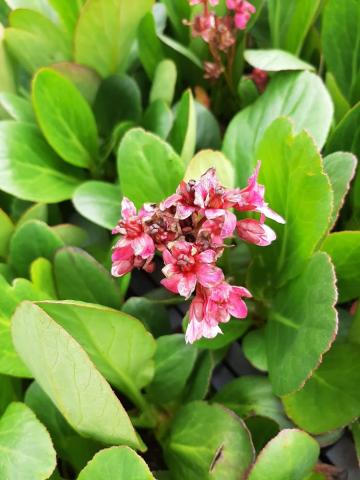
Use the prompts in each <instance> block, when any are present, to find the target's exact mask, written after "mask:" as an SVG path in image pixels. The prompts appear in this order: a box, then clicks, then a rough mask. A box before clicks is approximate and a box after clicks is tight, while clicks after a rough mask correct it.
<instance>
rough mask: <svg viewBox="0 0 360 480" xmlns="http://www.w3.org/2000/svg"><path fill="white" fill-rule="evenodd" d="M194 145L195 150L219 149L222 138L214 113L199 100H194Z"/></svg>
mask: <svg viewBox="0 0 360 480" xmlns="http://www.w3.org/2000/svg"><path fill="white" fill-rule="evenodd" d="M255 88H256V87H255ZM195 112H196V147H195V151H196V152H198V151H199V150H204V149H207V148H211V149H213V150H219V149H220V148H221V143H222V138H221V131H220V125H219V122H218V120H217V118H216V117H215V115H214V114H213V113H212V112H211V111H210V110H209V109H208V108H207V107H204V105H202V104H201V103H199V102H196V101H195Z"/></svg>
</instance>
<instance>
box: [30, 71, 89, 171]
mask: <svg viewBox="0 0 360 480" xmlns="http://www.w3.org/2000/svg"><path fill="white" fill-rule="evenodd" d="M32 100H33V105H34V109H35V113H36V116H37V119H38V122H39V124H40V128H41V130H42V132H43V134H44V136H45V138H46V139H47V141H48V142H49V144H50V145H51V146H52V147H53V149H54V150H55V151H56V152H57V153H58V154H59V155H60V157H61V158H63V159H64V160H65V161H66V162H68V163H71V164H72V165H76V166H77V167H84V168H91V167H93V166H94V164H95V163H96V160H97V155H98V139H97V130H96V124H95V119H94V116H93V114H92V112H91V109H90V107H89V105H88V103H87V102H86V100H85V99H84V98H83V96H82V95H81V93H80V92H79V90H78V89H77V88H76V87H75V86H74V85H73V84H72V83H71V82H70V81H69V80H67V79H66V78H65V77H63V76H62V75H61V74H59V73H57V72H55V71H54V70H52V69H49V68H44V69H41V70H40V71H39V72H38V73H37V74H36V76H35V78H34V80H33V85H32Z"/></svg>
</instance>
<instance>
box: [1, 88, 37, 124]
mask: <svg viewBox="0 0 360 480" xmlns="http://www.w3.org/2000/svg"><path fill="white" fill-rule="evenodd" d="M0 107H1V108H2V110H4V111H5V112H6V113H7V114H8V116H9V117H10V118H12V119H14V120H18V121H19V122H29V123H35V117H34V112H33V110H32V107H31V104H30V103H29V102H28V101H27V100H25V98H22V97H20V96H18V95H15V94H14V93H10V92H2V93H0Z"/></svg>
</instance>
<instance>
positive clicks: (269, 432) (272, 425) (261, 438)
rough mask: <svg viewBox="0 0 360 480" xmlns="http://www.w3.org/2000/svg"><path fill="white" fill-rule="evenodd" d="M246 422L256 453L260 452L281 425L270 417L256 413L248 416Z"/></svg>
mask: <svg viewBox="0 0 360 480" xmlns="http://www.w3.org/2000/svg"><path fill="white" fill-rule="evenodd" d="M245 424H246V426H247V428H248V429H249V432H250V434H251V438H252V442H253V444H254V447H255V450H256V453H259V452H260V451H261V450H262V449H263V448H264V447H265V445H266V444H267V443H268V442H269V441H270V440H271V439H272V438H274V437H276V435H277V434H278V433H279V431H280V428H279V425H278V424H277V423H276V422H275V421H274V420H271V418H268V417H260V416H258V415H254V416H253V417H248V418H247V419H246V420H245Z"/></svg>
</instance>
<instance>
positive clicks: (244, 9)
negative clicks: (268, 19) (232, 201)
mask: <svg viewBox="0 0 360 480" xmlns="http://www.w3.org/2000/svg"><path fill="white" fill-rule="evenodd" d="M226 6H227V8H228V9H229V10H234V12H235V17H234V22H235V26H236V28H238V29H239V30H244V29H245V28H246V25H247V24H248V22H249V20H250V18H251V15H252V14H254V13H255V12H256V8H255V7H254V5H252V4H251V3H250V2H247V1H246V0H226Z"/></svg>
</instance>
